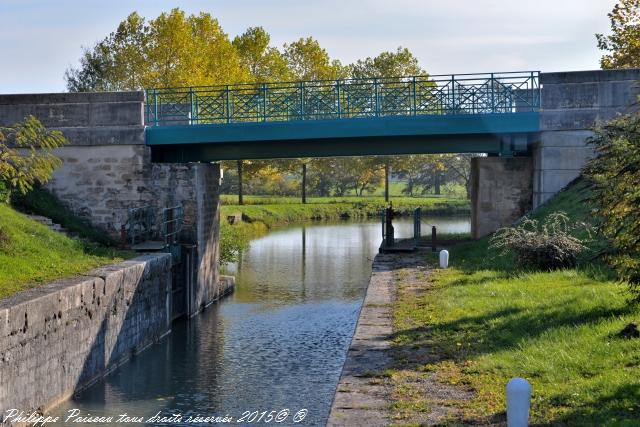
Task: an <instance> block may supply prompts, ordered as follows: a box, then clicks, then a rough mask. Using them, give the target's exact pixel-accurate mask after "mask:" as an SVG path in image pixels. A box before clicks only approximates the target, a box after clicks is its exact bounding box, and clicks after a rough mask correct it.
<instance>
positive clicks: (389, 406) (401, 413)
mask: <svg viewBox="0 0 640 427" xmlns="http://www.w3.org/2000/svg"><path fill="white" fill-rule="evenodd" d="M431 253H432V252H431V250H430V249H427V248H419V249H418V250H417V251H415V252H412V253H392V254H379V255H377V256H376V257H375V259H374V261H373V268H372V273H371V278H370V280H369V285H368V288H367V293H366V297H365V299H364V302H363V304H362V309H361V311H360V315H359V318H358V324H357V327H356V330H355V333H354V335H353V338H352V340H351V344H350V346H349V349H348V351H347V357H346V360H345V364H344V367H343V369H342V373H341V375H340V380H339V382H338V385H337V387H336V391H335V395H334V398H333V402H332V405H331V413H330V415H329V419H328V422H327V426H329V427H342V426H345V427H348V426H354V425H367V426H386V425H389V424H394V423H398V422H400V423H402V424H403V425H404V424H407V425H414V424H415V425H423V424H425V425H427V424H428V425H431V424H437V423H438V422H440V421H442V420H447V419H454V418H455V417H456V416H457V415H458V414H459V409H458V408H456V407H455V406H451V405H449V404H448V403H447V402H448V400H450V399H462V400H464V399H468V395H469V393H468V391H466V390H464V389H460V388H458V387H454V386H450V385H447V384H441V383H440V382H438V381H437V380H436V379H435V378H430V377H424V376H423V375H422V374H424V372H422V373H419V374H418V375H411V374H406V375H405V374H404V373H403V374H402V375H397V374H396V372H397V370H399V369H401V367H402V366H403V365H404V364H406V363H407V362H409V363H410V361H411V360H413V359H414V358H415V357H416V356H417V355H420V354H422V353H424V352H429V351H430V349H429V348H428V347H414V348H399V347H398V346H397V345H396V342H395V340H396V333H397V328H396V318H397V313H396V310H397V300H398V295H399V292H402V293H403V294H405V295H404V296H405V297H406V294H407V293H409V294H412V293H418V292H423V291H424V289H425V288H426V286H427V284H428V281H427V280H426V277H427V276H428V275H429V274H430V271H431V267H430V266H429V263H428V262H427V260H428V259H429V257H430V254H431ZM392 375H395V377H394V378H393V379H392ZM423 401H428V405H424V407H422V408H421V407H420V406H421V405H422V402H423ZM416 403H418V404H416ZM405 405H406V406H408V407H412V406H415V408H412V410H411V411H409V412H407V411H405V408H404V406H405Z"/></svg>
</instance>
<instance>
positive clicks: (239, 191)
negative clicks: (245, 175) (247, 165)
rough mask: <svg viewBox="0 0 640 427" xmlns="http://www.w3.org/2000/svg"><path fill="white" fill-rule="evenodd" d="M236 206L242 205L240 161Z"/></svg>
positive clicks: (239, 161)
mask: <svg viewBox="0 0 640 427" xmlns="http://www.w3.org/2000/svg"><path fill="white" fill-rule="evenodd" d="M238 204H239V205H243V204H244V200H243V199H242V160H238Z"/></svg>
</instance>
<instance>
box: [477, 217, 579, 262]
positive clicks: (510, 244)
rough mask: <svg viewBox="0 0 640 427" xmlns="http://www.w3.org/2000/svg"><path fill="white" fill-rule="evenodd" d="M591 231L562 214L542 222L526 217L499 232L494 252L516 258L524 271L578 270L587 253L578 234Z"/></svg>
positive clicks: (493, 241)
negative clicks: (584, 252)
mask: <svg viewBox="0 0 640 427" xmlns="http://www.w3.org/2000/svg"><path fill="white" fill-rule="evenodd" d="M582 230H584V231H586V232H587V235H589V236H590V230H591V227H590V226H588V225H587V224H585V223H583V222H578V223H574V224H570V223H569V217H568V216H567V215H566V214H565V213H564V212H561V211H558V212H553V213H551V214H549V215H548V216H547V217H546V218H545V219H544V220H543V221H542V222H540V221H538V220H535V219H531V218H528V217H525V218H524V219H523V220H522V222H521V223H520V224H518V225H516V226H514V227H506V228H501V229H500V230H498V231H497V232H496V233H495V235H494V236H493V237H492V238H491V241H490V246H489V247H490V248H494V249H497V250H499V251H500V254H501V255H508V254H510V253H513V254H515V256H516V259H517V262H518V265H519V266H520V267H523V268H536V269H541V270H555V269H559V268H569V267H574V266H575V265H576V263H577V260H578V255H579V254H580V253H581V252H582V251H584V250H585V249H587V247H586V246H585V245H584V243H585V242H584V241H583V240H584V239H581V238H579V237H576V236H575V234H574V233H576V232H578V231H582Z"/></svg>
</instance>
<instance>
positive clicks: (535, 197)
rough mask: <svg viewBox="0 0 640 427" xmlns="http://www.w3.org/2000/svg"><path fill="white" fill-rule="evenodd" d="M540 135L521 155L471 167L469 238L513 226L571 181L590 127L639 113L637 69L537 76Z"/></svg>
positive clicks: (587, 151) (586, 151) (586, 149)
mask: <svg viewBox="0 0 640 427" xmlns="http://www.w3.org/2000/svg"><path fill="white" fill-rule="evenodd" d="M540 86H541V102H540V132H539V133H538V135H537V136H536V138H535V139H534V142H533V144H531V146H530V147H529V153H528V155H527V156H526V157H484V158H476V159H474V161H473V163H472V173H471V175H472V177H471V182H472V220H471V224H472V234H473V236H474V237H476V238H478V237H482V236H485V235H487V234H489V233H492V232H493V231H495V230H496V229H497V228H500V227H504V226H506V225H509V224H511V223H513V221H515V220H517V219H518V218H520V217H521V216H522V215H524V214H525V213H527V212H528V211H529V210H530V209H532V208H536V207H538V206H540V205H541V204H543V203H545V202H546V201H548V200H549V199H550V198H551V197H553V196H554V195H555V194H556V193H558V192H559V191H560V190H562V189H563V188H564V187H565V186H567V185H568V184H569V183H571V182H572V181H573V180H574V179H576V178H577V177H578V176H579V175H580V173H581V170H582V168H583V166H584V165H585V163H586V162H587V160H588V159H589V158H590V156H591V155H592V153H593V150H592V149H591V147H590V146H589V145H588V143H587V141H588V139H589V137H591V136H592V135H593V128H594V126H596V125H597V124H598V123H602V122H605V121H607V120H609V119H612V118H614V117H616V116H619V115H621V114H627V113H630V112H632V111H637V109H638V97H639V96H640V69H631V70H597V71H575V72H562V73H540Z"/></svg>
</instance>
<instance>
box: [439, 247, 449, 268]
mask: <svg viewBox="0 0 640 427" xmlns="http://www.w3.org/2000/svg"><path fill="white" fill-rule="evenodd" d="M448 266H449V251H447V250H446V249H443V250H441V251H440V268H447V267H448Z"/></svg>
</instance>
